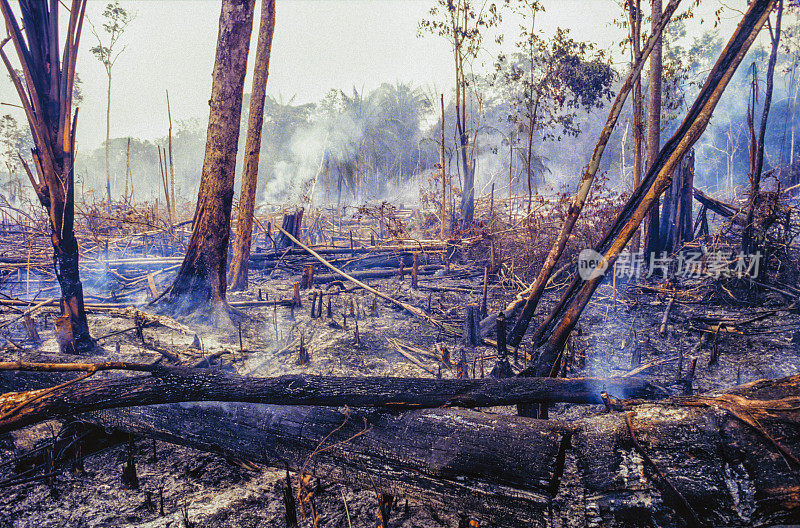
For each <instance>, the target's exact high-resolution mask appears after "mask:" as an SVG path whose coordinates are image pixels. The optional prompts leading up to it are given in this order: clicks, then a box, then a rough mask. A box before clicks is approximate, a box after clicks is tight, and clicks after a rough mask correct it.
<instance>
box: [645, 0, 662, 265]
mask: <svg viewBox="0 0 800 528" xmlns="http://www.w3.org/2000/svg"><path fill="white" fill-rule="evenodd" d="M651 6H652V15H651V20H652V28H653V29H655V27H656V26H657V25H658V22H659V20H661V0H651ZM661 47H662V39H661V38H659V39H658V41H657V42H656V46H655V48H653V51H652V53H650V80H649V85H650V86H649V87H648V96H647V170H648V171H649V170H650V168H651V167H652V166H653V164H654V163H655V162H656V157H658V152H659V150H660V149H661V76H662V71H663V63H662V59H661ZM658 214H659V213H658V198H656V201H655V205H654V206H653V208H652V209H650V213H649V216H648V217H647V223H646V224H645V230H646V232H647V240H646V244H645V260H648V259H649V256H650V255H651V254H653V253H658V252H659V251H661V245H660V241H659V228H658Z"/></svg>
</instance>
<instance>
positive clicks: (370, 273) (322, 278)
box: [314, 264, 444, 284]
mask: <svg viewBox="0 0 800 528" xmlns="http://www.w3.org/2000/svg"><path fill="white" fill-rule="evenodd" d="M440 269H444V266H439V265H436V264H431V265H428V266H420V268H419V274H420V275H433V274H434V273H435V272H436V271H437V270H440ZM349 274H350V276H351V277H353V278H356V279H361V280H365V279H387V278H389V277H396V276H398V275H401V274H402V271H401V270H400V268H396V269H375V270H364V271H351V272H350V273H349ZM339 280H342V277H341V275H338V274H336V273H326V274H325V275H316V276H314V283H315V284H328V283H329V282H334V281H339Z"/></svg>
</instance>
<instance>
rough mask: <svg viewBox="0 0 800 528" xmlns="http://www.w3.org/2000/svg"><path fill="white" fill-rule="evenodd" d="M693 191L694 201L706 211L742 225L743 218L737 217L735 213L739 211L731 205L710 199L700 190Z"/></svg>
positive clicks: (743, 222)
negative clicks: (731, 219) (704, 207)
mask: <svg viewBox="0 0 800 528" xmlns="http://www.w3.org/2000/svg"><path fill="white" fill-rule="evenodd" d="M693 191H694V199H695V200H697V201H698V202H700V203H701V204H702V205H704V206H706V208H707V209H709V210H710V211H714V212H715V213H717V214H718V215H720V216H722V217H724V218H733V221H734V222H735V223H737V224H739V225H744V224H745V220H744V218H740V217H738V216H737V213H739V212H740V211H741V209H736V208H735V207H733V206H732V205H729V204H726V203H725V202H721V201H719V200H717V199H715V198H712V197H710V196H708V195H706V194H705V193H703V191H701V190H700V189H693Z"/></svg>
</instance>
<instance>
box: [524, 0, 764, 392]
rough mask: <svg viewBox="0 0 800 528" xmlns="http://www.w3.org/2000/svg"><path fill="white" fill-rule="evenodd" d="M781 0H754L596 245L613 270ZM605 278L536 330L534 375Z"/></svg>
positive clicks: (552, 360) (566, 301)
mask: <svg viewBox="0 0 800 528" xmlns="http://www.w3.org/2000/svg"><path fill="white" fill-rule="evenodd" d="M777 1H778V0H756V1H754V2H752V3H751V4H750V7H749V8H748V10H747V12H746V13H745V15H744V17H743V18H742V21H741V22H740V23H739V25H738V26H737V28H736V31H735V32H734V34H733V36H732V37H731V39H730V40H729V41H728V44H727V46H726V47H725V49H724V50H723V52H722V54H721V55H720V57H719V59H717V62H716V64H715V65H714V67H713V68H712V70H711V72H710V73H709V76H708V79H706V82H705V84H704V85H703V87H702V89H701V90H700V94H699V95H698V97H697V99H696V100H695V102H694V104H693V105H692V108H691V109H690V110H689V113H688V114H687V116H686V117H685V118H684V120H683V122H682V123H681V125H680V127H678V130H677V131H676V132H675V134H674V135H673V136H672V137H671V138H670V140H669V141H668V142H667V143H666V144H665V145H664V148H663V149H661V151H660V152H659V154H658V157H657V158H656V160H655V163H654V164H653V165H652V166H651V167H650V169H649V170H648V172H647V175H646V177H645V179H644V181H643V182H642V185H641V186H640V187H639V188H638V189H636V190H635V191H634V193H633V195H632V196H631V198H630V199H629V200H628V202H627V203H626V204H625V206H624V207H623V209H622V211H620V214H619V215H618V216H617V218H616V220H615V221H614V223H613V224H612V225H611V227H610V229H609V230H608V232H607V233H606V235H605V236H604V237H603V240H602V241H601V242H600V244H598V245H597V246H596V248H595V249H596V251H597V252H598V253H601V254H603V256H604V258H605V260H606V262H607V263H608V267H609V269H613V268H612V266H613V264H614V262H615V261H616V259H617V257H618V256H619V254H620V252H621V251H622V250H623V249H624V247H625V246H626V245H627V243H628V242H629V241H630V238H631V237H632V236H633V233H634V232H635V231H636V229H638V227H639V224H640V223H641V222H642V220H643V219H644V217H645V215H646V214H647V212H648V211H650V210H651V207H654V206H655V204H657V199H658V196H659V195H661V193H663V192H664V190H666V188H667V187H669V185H670V183H671V178H672V172H673V170H674V169H675V167H676V166H677V164H678V163H679V162H680V160H681V158H682V157H683V156H684V155H685V154H686V152H688V150H689V149H690V148H691V147H692V145H694V143H695V142H696V141H697V140H698V138H699V137H700V136H701V135H702V133H703V131H704V130H705V128H706V126H707V125H708V122H709V120H710V119H711V116H712V113H713V111H714V108H715V107H716V105H717V103H718V102H719V99H720V97H722V94H723V92H724V91H725V88H726V87H727V85H728V82H729V81H730V79H731V77H732V76H733V74H734V73H735V71H736V68H737V67H738V66H739V64H740V63H741V61H742V59H743V58H744V55H745V54H746V53H747V50H748V49H750V46H751V45H752V43H753V41H754V40H755V38H756V36H757V35H758V33H759V31H760V30H761V28H762V27H763V26H764V24H765V23H766V21H767V20H768V18H769V13H770V12H771V11H772V8H773V7H774V6H775V4H776V2H777ZM602 280H603V276H602V275H600V276H598V277H595V278H593V279H590V280H588V281H582V280H581V279H580V277H578V278H576V279H575V280H573V282H572V283H571V284H570V286H569V288H568V289H567V291H566V292H564V294H563V295H562V296H561V299H559V301H558V304H557V305H556V307H555V308H554V309H553V311H552V312H551V313H550V315H548V317H547V319H546V320H545V322H544V323H542V324H541V325H540V326H539V328H538V329H537V331H536V334H535V335H534V341H535V343H536V344H539V339H541V338H542V337H543V336H544V335H549V336H550V337H549V339H548V340H547V343H546V345H545V346H544V348H543V350H542V353H541V355H540V356H539V359H538V361H537V364H536V366H535V368H532V369H531V372H532V373H533V374H536V375H540V376H541V375H550V373H551V372H552V370H553V368H554V366H555V364H556V361H557V359H558V357H559V355H560V353H561V351H562V350H563V347H564V343H565V342H566V339H567V336H568V335H569V333H570V332H571V331H572V329H573V328H574V326H575V324H576V323H577V321H578V318H579V317H580V314H581V313H582V312H583V309H584V308H585V307H586V304H587V303H588V302H589V299H590V298H591V296H592V293H594V291H595V289H597V286H599V284H600V282H601V281H602Z"/></svg>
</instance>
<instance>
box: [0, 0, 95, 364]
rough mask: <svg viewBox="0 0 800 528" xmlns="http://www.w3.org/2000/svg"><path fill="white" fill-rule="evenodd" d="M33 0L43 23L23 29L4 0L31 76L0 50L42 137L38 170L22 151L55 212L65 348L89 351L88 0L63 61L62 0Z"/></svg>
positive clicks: (73, 19) (81, 2) (75, 10)
mask: <svg viewBox="0 0 800 528" xmlns="http://www.w3.org/2000/svg"><path fill="white" fill-rule="evenodd" d="M30 4H31V5H29V6H28V7H29V8H30V9H32V10H34V11H36V12H37V13H39V14H40V15H41V17H42V20H41V23H40V24H25V26H24V28H22V29H20V27H19V25H18V23H17V20H16V16H15V15H14V13H13V12H12V11H11V8H10V6H9V5H8V3H7V2H5V1H4V2H0V9H2V12H3V17H4V18H5V22H6V27H7V29H8V32H9V34H10V37H9V38H11V40H12V41H13V43H14V47H15V50H16V53H17V58H18V59H19V61H20V63H21V65H22V75H23V76H24V80H23V79H22V78H21V77H20V75H19V74H18V73H17V70H15V69H14V67H13V66H12V64H11V62H10V61H9V60H8V57H7V56H6V54H5V52H3V51H2V49H0V56H1V57H2V60H3V63H4V64H5V66H6V69H7V70H8V74H9V75H10V76H11V80H12V82H13V84H14V87H15V88H16V90H17V95H18V96H19V98H20V101H21V103H22V106H23V109H24V110H25V114H26V116H27V118H28V124H29V126H30V129H31V135H32V136H33V142H34V145H35V148H34V149H33V150H32V156H33V162H34V163H33V165H34V170H35V171H36V174H37V176H38V178H36V177H34V175H33V171H31V169H30V167H29V165H28V164H27V162H25V160H24V159H23V158H22V157H21V156H20V160H21V161H22V163H23V167H24V169H25V172H26V174H27V175H28V178H29V179H30V182H31V185H32V186H33V189H34V191H35V192H36V195H37V197H38V198H39V202H40V203H41V204H42V206H43V207H44V208H45V209H47V212H48V217H49V220H50V231H51V241H52V244H53V264H54V267H55V274H56V278H57V280H58V283H59V286H60V287H61V317H59V318H58V319H56V337H57V339H58V342H59V345H60V347H61V350H62V352H71V353H81V352H89V351H91V350H93V349H94V348H95V342H94V340H93V339H92V338H91V335H90V334H89V327H88V324H87V321H86V312H85V310H84V305H83V286H82V284H81V281H80V274H79V271H78V256H79V255H78V242H77V240H76V239H75V232H74V220H75V167H74V149H75V127H76V121H77V110H76V112H75V116H74V117H73V118H72V119H70V115H71V112H72V94H73V86H74V82H75V65H76V60H77V50H78V44H79V43H80V34H81V29H82V27H83V16H84V13H85V9H86V2H85V0H73V2H72V5H71V8H70V10H69V13H70V14H69V23H68V25H67V28H66V30H67V31H66V36H65V44H64V46H63V48H64V53H63V57H64V60H63V63H59V57H60V56H61V55H62V54H61V53H59V51H58V28H59V21H58V9H59V6H58V3H56V2H50V3H49V2H47V1H46V0H38V1H35V2H31V3H30ZM50 8H52V10H51V9H50ZM23 32H24V33H23Z"/></svg>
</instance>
